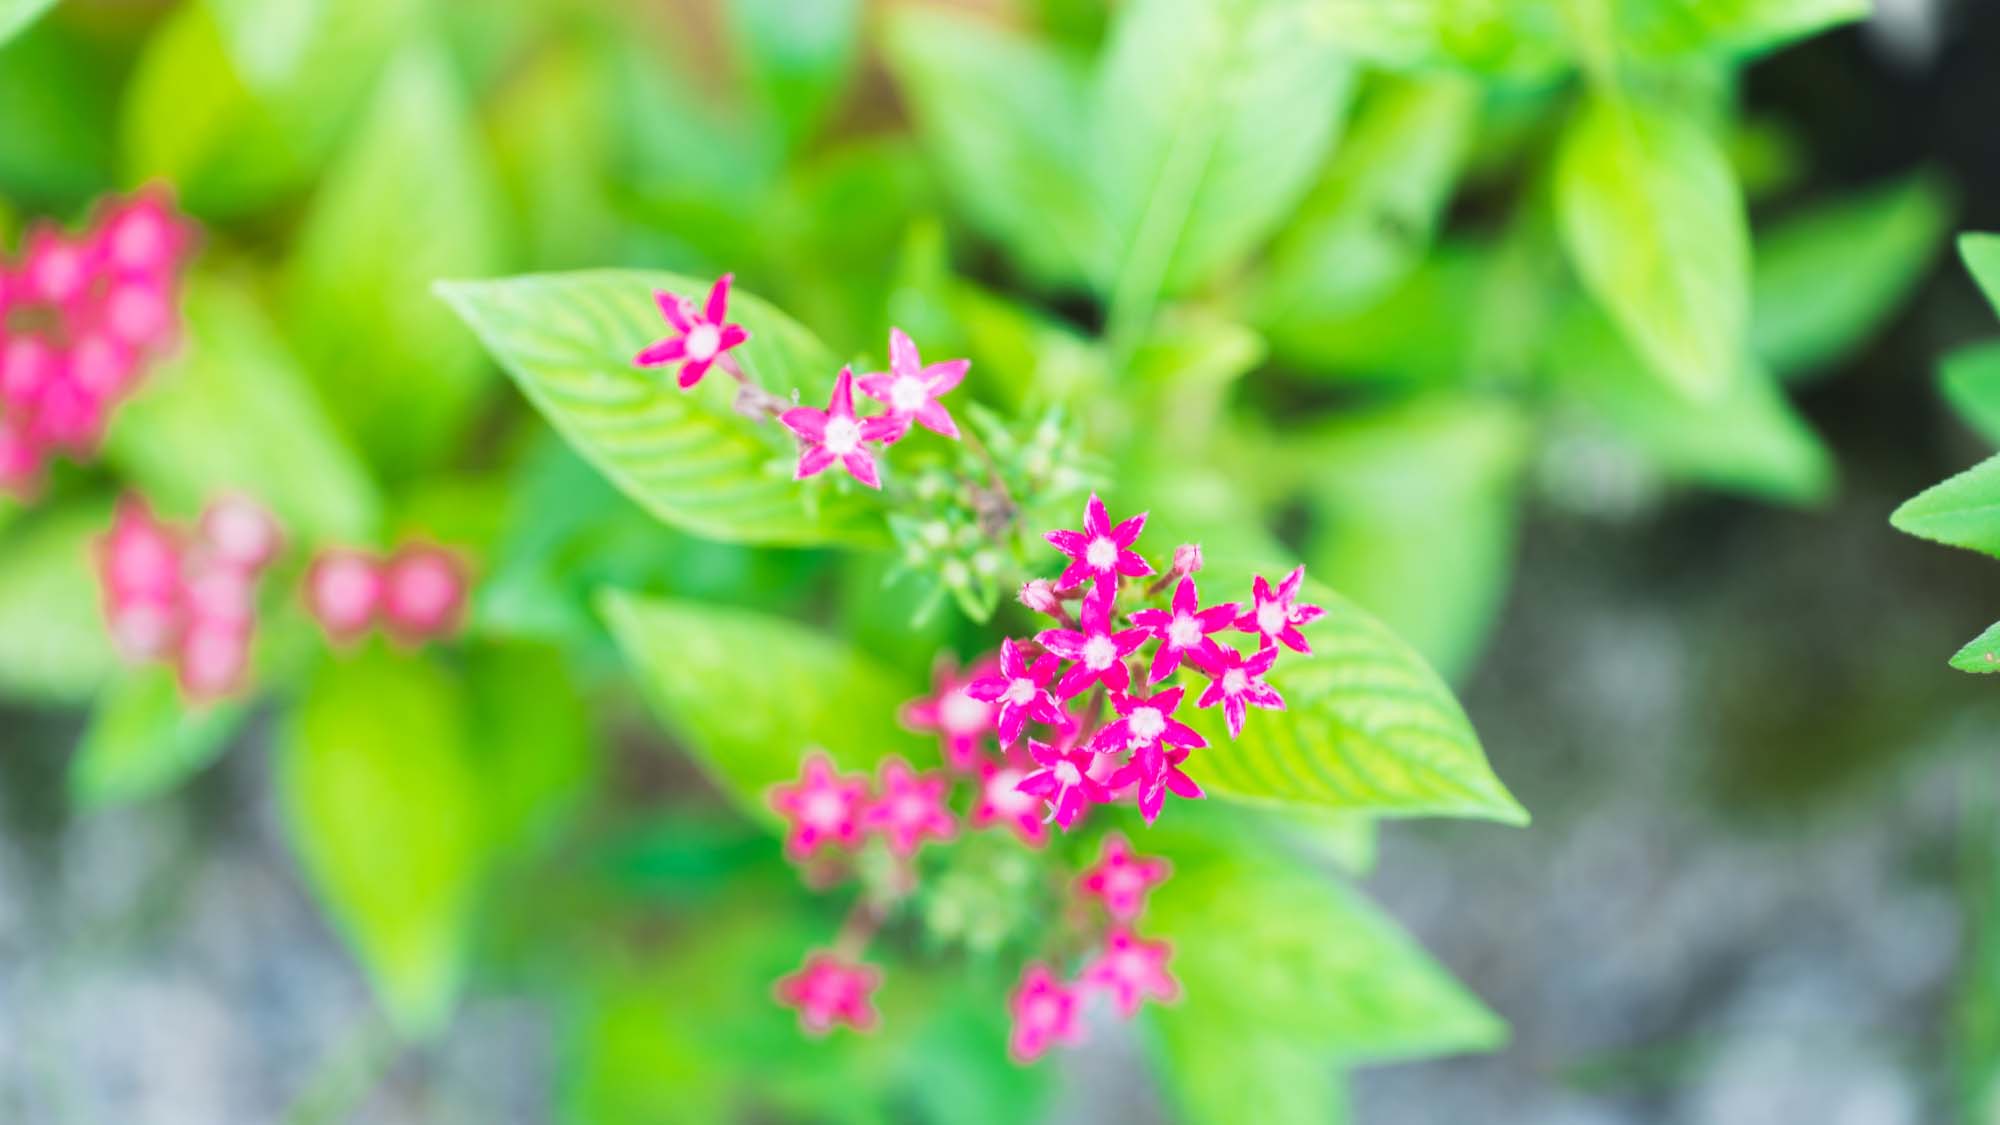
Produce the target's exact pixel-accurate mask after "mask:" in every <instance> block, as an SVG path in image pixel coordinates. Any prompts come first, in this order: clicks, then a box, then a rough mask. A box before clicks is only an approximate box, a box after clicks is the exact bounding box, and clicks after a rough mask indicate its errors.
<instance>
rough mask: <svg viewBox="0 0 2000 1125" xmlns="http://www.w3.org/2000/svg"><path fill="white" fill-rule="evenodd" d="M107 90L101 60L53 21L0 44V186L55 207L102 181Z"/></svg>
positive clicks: (108, 120)
mask: <svg viewBox="0 0 2000 1125" xmlns="http://www.w3.org/2000/svg"><path fill="white" fill-rule="evenodd" d="M0 6H4V0H0ZM30 6H31V7H32V5H30ZM0 19H4V17H0ZM17 30H19V29H17ZM7 38H8V37H7V36H6V35H0V40H6V39H7ZM112 92H113V83H112V82H111V81H109V80H108V79H107V78H106V76H105V75H104V73H103V64H102V62H101V60H99V59H98V58H97V57H96V56H95V55H94V54H93V53H92V52H91V51H89V50H88V49H86V47H85V46H84V44H83V43H81V42H79V41H78V40H77V37H75V36H72V35H69V34H67V33H66V32H65V31H64V29H62V28H59V27H57V26H56V25H55V23H54V21H49V22H45V23H42V24H39V25H37V26H36V27H34V28H32V29H30V30H28V31H26V33H25V34H21V35H20V36H19V37H18V38H14V39H12V40H11V41H8V42H5V43H0V191H4V192H5V193H6V194H9V195H12V196H14V197H15V199H16V201H17V202H24V203H25V202H29V201H34V202H38V203H42V204H46V205H48V206H49V207H50V208H51V209H56V208H58V207H62V208H67V207H70V206H73V205H76V204H80V203H82V202H83V200H84V199H85V198H87V197H88V196H90V195H93V194H95V193H97V192H101V191H103V190H104V189H105V188H106V187H107V186H109V180H110V178H111V164H112V145H111V136H112V132H113V130H112V128H111V125H112V122H113V120H114V119H115V110H114V108H113V101H112Z"/></svg>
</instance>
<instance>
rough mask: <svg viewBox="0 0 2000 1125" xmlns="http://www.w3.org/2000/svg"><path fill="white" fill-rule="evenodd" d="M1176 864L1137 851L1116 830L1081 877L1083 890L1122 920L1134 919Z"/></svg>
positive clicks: (1106, 838) (1079, 885) (1079, 886)
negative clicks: (1153, 890)
mask: <svg viewBox="0 0 2000 1125" xmlns="http://www.w3.org/2000/svg"><path fill="white" fill-rule="evenodd" d="M1173 870H1174V867H1173V864H1171V863H1168V862H1167V861H1166V860H1164V859H1152V858H1149V857H1147V856H1142V855H1139V854H1137V853H1136V852H1134V851H1133V850H1132V845H1130V844H1128V843H1126V842H1125V837H1123V836H1121V835H1119V834H1117V833H1115V832H1114V833H1112V834H1111V835H1108V836H1106V837H1105V838H1104V845H1103V847H1102V848H1101V849H1100V850H1099V851H1098V854H1097V863H1096V865H1095V866H1092V867H1090V868H1089V869H1087V870H1085V871H1084V873H1083V874H1082V875H1081V876H1080V877H1078V879H1077V881H1076V886H1077V889H1078V890H1079V891H1082V892H1083V893H1084V894H1086V895H1089V896H1091V897H1093V898H1096V899H1098V900H1099V901H1101V902H1103V903H1104V909H1105V910H1107V911H1109V912H1110V914H1111V916H1112V917H1113V918H1116V919H1118V920H1119V921H1121V922H1130V921H1132V920H1133V919H1135V918H1137V917H1138V916H1139V914H1140V912H1141V911H1143V910H1144V909H1145V908H1146V894H1147V892H1149V891H1151V890H1152V889H1153V888H1154V887H1157V886H1159V885H1160V884H1161V883H1164V882H1166V881H1167V876H1168V875H1170V874H1172V873H1173Z"/></svg>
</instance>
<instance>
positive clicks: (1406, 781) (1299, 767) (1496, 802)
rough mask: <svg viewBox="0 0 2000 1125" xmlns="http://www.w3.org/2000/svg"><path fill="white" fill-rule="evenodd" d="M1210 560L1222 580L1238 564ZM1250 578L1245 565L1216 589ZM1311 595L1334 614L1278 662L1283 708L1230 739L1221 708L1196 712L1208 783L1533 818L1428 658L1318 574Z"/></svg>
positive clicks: (1380, 805) (1243, 792) (1289, 799)
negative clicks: (1306, 649) (1308, 647)
mask: <svg viewBox="0 0 2000 1125" xmlns="http://www.w3.org/2000/svg"><path fill="white" fill-rule="evenodd" d="M1209 570H1211V571H1214V572H1216V574H1217V575H1218V578H1219V579H1220V578H1222V577H1226V576H1230V575H1234V574H1236V573H1237V568H1235V567H1233V566H1230V565H1228V564H1226V563H1220V562H1217V561H1215V560H1211V565H1210V567H1209ZM1207 573H1208V572H1207V571H1205V572H1204V575H1206V574H1207ZM1271 577H1273V578H1276V577H1279V576H1278V575H1272V576H1271ZM1249 586H1250V582H1249V578H1248V576H1247V574H1246V575H1245V576H1244V577H1243V578H1242V580H1241V581H1221V582H1220V585H1219V586H1218V588H1221V589H1248V588H1249ZM1302 598H1303V600H1305V601H1307V602H1310V603H1312V604H1315V605H1321V606H1324V607H1325V608H1326V616H1325V617H1323V618H1321V619H1320V620H1319V621H1317V622H1314V623H1313V624H1312V625H1309V626H1307V627H1306V630H1305V632H1306V637H1307V639H1308V640H1309V641H1311V643H1312V649H1313V651H1312V653H1311V655H1300V654H1298V653H1292V652H1287V653H1286V654H1285V656H1284V659H1281V660H1279V661H1278V663H1277V666H1276V667H1275V668H1273V669H1272V671H1271V675H1270V677H1269V682H1270V683H1271V684H1272V686H1274V687H1276V688H1277V689H1278V691H1279V692H1280V693H1281V694H1282V695H1283V696H1284V697H1285V710H1283V711H1252V712H1251V714H1250V718H1249V721H1248V722H1246V723H1244V725H1243V734H1242V736H1241V737H1240V738H1236V739H1233V740H1232V739H1231V738H1230V737H1229V730H1228V728H1227V727H1226V726H1225V725H1224V723H1223V721H1222V708H1220V707H1214V708H1211V709H1209V710H1206V711H1200V712H1197V715H1198V716H1199V717H1198V719H1197V720H1195V725H1196V726H1197V728H1198V729H1200V730H1201V731H1202V733H1204V734H1205V735H1207V736H1208V740H1209V743H1210V746H1209V748H1208V749H1207V750H1204V751H1201V752H1200V753H1198V754H1197V755H1195V756H1194V757H1193V758H1191V759H1189V762H1188V769H1189V772H1190V773H1191V774H1193V776H1194V778H1195V780H1196V781H1198V782H1199V783H1200V784H1201V786H1202V788H1204V789H1206V790H1208V791H1209V792H1211V793H1213V794H1215V795H1216V796H1219V797H1228V798H1231V799H1234V800H1239V801H1247V802H1253V803H1254V802H1270V803H1275V804H1284V805H1305V806H1312V807H1317V808H1323V809H1335V810H1340V811H1343V812H1352V813H1366V814H1369V815H1371V816H1463V817H1472V818H1478V819H1487V820H1498V821H1502V822H1504V823H1508V824H1526V823H1527V822H1528V813H1527V810H1525V809H1523V808H1522V807H1521V806H1520V805H1519V804H1518V803H1517V802H1516V801H1515V800H1514V798H1513V797H1512V796H1510V795H1509V794H1508V792H1507V790H1506V787H1504V786H1503V785H1501V784H1500V780H1499V779H1498V778H1496V777H1495V776H1493V771H1492V768H1491V767H1490V766H1488V765H1487V762H1486V755H1485V752H1484V751H1483V750H1482V749H1481V748H1480V745H1479V738H1478V736H1477V735H1476V734H1474V733H1473V730H1472V723H1471V722H1470V721H1469V720H1467V719H1466V717H1465V712H1464V710H1462V709H1461V708H1460V707H1459V705H1458V701H1457V700H1456V699H1454V698H1453V697H1452V694H1451V689H1450V688H1448V687H1446V686H1445V684H1444V682H1443V681H1442V680H1440V679H1439V678H1438V675H1437V673H1436V672H1433V671H1432V670H1431V669H1430V667H1429V666H1428V665H1426V664H1425V663H1424V661H1423V658H1422V657H1420V656H1418V655H1417V654H1416V653H1415V652H1413V651H1411V650H1410V648H1409V646H1408V645H1406V644H1404V643H1403V642H1402V641H1401V640H1399V639H1397V637H1396V635H1395V634H1394V633H1391V632H1390V631H1389V630H1388V628H1387V627H1385V626H1384V625H1383V624H1382V623H1381V622H1379V621H1377V620H1375V619H1374V618H1372V617H1370V616H1368V615H1367V614H1366V613H1364V612H1362V611H1361V610H1360V609H1359V608H1357V607H1356V606H1355V605H1354V604H1353V603H1352V602H1349V601H1348V600H1347V599H1346V598H1343V597H1341V596H1340V595H1338V594H1335V593H1333V592H1332V591H1331V590H1328V589H1326V588H1325V587H1323V586H1320V585H1318V584H1317V583H1315V582H1312V581H1310V580H1308V582H1307V584H1306V586H1305V593H1304V594H1303V595H1302Z"/></svg>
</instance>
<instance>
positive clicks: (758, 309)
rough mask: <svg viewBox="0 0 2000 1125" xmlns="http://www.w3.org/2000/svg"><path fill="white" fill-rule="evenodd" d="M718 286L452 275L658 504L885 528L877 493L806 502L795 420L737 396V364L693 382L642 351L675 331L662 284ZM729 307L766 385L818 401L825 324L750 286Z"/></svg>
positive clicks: (707, 532) (610, 473) (546, 403)
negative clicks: (756, 411) (737, 407)
mask: <svg viewBox="0 0 2000 1125" xmlns="http://www.w3.org/2000/svg"><path fill="white" fill-rule="evenodd" d="M656 289H663V290H668V291H672V292H675V293H683V294H696V295H699V294H702V293H705V292H707V289H708V286H707V284H706V283H704V282H698V281H696V280H694V279H692V278H687V277H680V276H676V275H673V274H664V273H641V272H631V271H612V270H603V271H591V272H582V273H568V274H544V275H537V276H529V277H517V278H510V279H506V280H501V281H483V282H453V283H450V284H447V285H441V286H439V289H438V292H439V293H440V294H441V295H442V296H443V297H444V298H445V300H447V301H449V302H450V303H451V305H452V307H453V308H455V309H457V310H458V313H459V315H460V316H462V317H464V318H465V321H466V323H467V324H469V325H471V327H472V329H473V330H474V331H475V332H477V333H478V334H479V338H480V339H481V340H483V341H484V342H485V344H486V346H487V347H488V348H489V349H491V351H492V352H493V354H494V356H495V358H497V359H498V360H499V361H500V363H501V364H502V365H503V366H504V367H505V368H506V369H507V370H508V372H509V373H511V374H512V375H513V376H514V379H515V381H516V382H517V383H518V384H520V387H521V390H522V393H523V394H525V395H526V396H527V397H528V400H529V401H530V402H532V403H534V404H535V406H536V407H537V408H538V409H540V410H541V412H542V413H543V414H544V415H546V416H547V417H548V419H549V421H550V422H551V423H553V424H554V425H555V427H556V429H557V430H558V431H559V432H561V433H562V434H563V435H564V437H566V438H567V439H568V440H569V441H570V443H571V444H572V445H574V446H575V447H576V449H577V451H578V452H579V453H582V454H583V456H584V457H585V458H586V459H588V460H589V461H590V462H591V463H592V464H594V465H596V466H597V467H598V469H599V470H601V471H602V472H603V473H604V474H605V476H607V477H609V478H611V480H612V482H613V483H615V484H617V485H618V486H619V487H620V488H621V489H623V490H624V491H625V492H626V494H627V495H629V496H631V497H632V498H633V499H634V500H636V501H638V502H639V503H640V504H641V505H643V506H644V507H645V508H646V509H647V510H648V511H650V512H652V513H653V514H654V515H655V516H658V517H659V518H660V519H662V520H665V521H666V522H668V523H670V524H673V525H675V526H676V527H681V528H685V529H686V530H688V531H692V532H694V533H695V534H697V535H704V536H708V537H710V538H713V539H722V540H730V541H738V542H748V543H776V544H811V543H824V542H847V543H872V542H879V541H882V540H883V539H884V538H885V532H884V525H883V524H882V521H881V517H880V516H879V515H877V514H876V513H875V511H874V509H873V506H872V503H871V502H870V501H867V500H865V499H863V498H860V497H857V496H853V495H850V494H843V493H838V492H833V493H826V494H823V495H821V496H820V497H819V503H818V506H817V510H816V511H809V510H808V508H807V505H806V498H807V495H808V493H807V492H806V491H805V488H804V486H802V485H800V484H799V483H798V482H795V481H793V480H791V479H790V474H789V473H788V472H785V471H783V469H782V468H781V467H778V463H780V462H789V460H790V458H791V453H790V450H791V448H792V445H793V442H792V440H791V438H790V436H789V435H788V434H785V435H782V436H780V435H779V434H777V433H773V432H772V431H773V430H774V427H773V426H771V425H769V424H768V423H767V424H762V425H760V424H758V423H755V422H752V421H751V420H750V419H747V418H745V417H743V416H742V415H739V414H737V413H736V412H735V411H734V410H733V409H731V407H730V401H731V396H732V392H733V390H734V388H733V387H732V386H731V385H730V381H729V378H728V377H727V376H726V375H724V374H722V373H720V372H717V373H714V374H711V375H710V376H709V377H708V378H707V379H706V380H705V381H704V382H703V384H702V385H701V386H700V387H697V388H696V389H695V390H693V391H682V390H680V389H678V388H677V387H675V386H674V384H673V380H672V378H671V376H663V375H661V374H660V373H658V372H654V371H644V370H641V369H639V368H637V367H635V366H633V363H632V357H633V356H635V355H637V354H638V353H639V351H640V349H642V348H644V347H645V346H646V345H647V344H648V343H650V342H652V341H653V340H656V339H658V338H660V337H662V336H664V335H666V334H667V329H666V328H664V327H663V325H664V323H665V322H664V321H662V320H661V319H660V315H659V311H658V310H657V309H656V308H655V306H654V304H653V292H654V290H656ZM729 311H730V319H731V320H732V321H734V322H736V323H739V324H742V325H743V326H744V327H745V328H747V329H749V331H750V337H751V338H750V342H749V343H747V344H745V345H744V346H743V347H741V348H739V349H737V350H736V351H734V352H732V353H730V354H731V355H732V357H735V358H737V359H738V360H739V362H741V364H742V366H743V368H744V370H745V373H746V374H748V375H749V377H750V378H751V379H752V380H753V381H755V382H757V383H759V384H761V385H762V386H763V387H764V388H765V389H767V390H770V391H774V392H776V393H780V394H782V393H784V392H785V391H788V390H790V389H792V388H794V387H802V388H803V389H804V394H805V396H806V398H808V399H812V400H814V401H822V400H821V399H815V396H817V395H820V394H821V393H822V392H821V388H824V387H826V386H828V385H829V384H830V383H831V382H832V379H833V374H834V369H835V364H834V361H833V358H832V357H831V356H830V355H828V354H827V351H826V349H825V347H824V346H823V345H821V344H820V342H819V341H818V340H815V339H814V338H813V337H812V334H811V333H809V332H807V331H806V330H805V329H804V328H801V327H800V326H799V325H798V324H797V323H795V322H793V321H792V320H790V319H788V318H786V317H785V316H784V315H783V314H782V313H779V312H778V311H777V310H775V309H773V308H771V307H770V306H769V305H767V304H765V303H764V302H762V301H760V300H758V299H757V298H756V297H754V296H752V295H751V294H749V293H745V292H743V291H742V290H741V289H738V290H736V291H735V292H734V293H733V294H732V295H731V297H730V310H729Z"/></svg>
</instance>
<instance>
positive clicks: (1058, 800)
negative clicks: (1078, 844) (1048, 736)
mask: <svg viewBox="0 0 2000 1125" xmlns="http://www.w3.org/2000/svg"><path fill="white" fill-rule="evenodd" d="M1028 753H1029V754H1030V755H1032V756H1033V757H1034V759H1035V764H1036V765H1039V766H1040V767H1041V768H1040V769H1038V770H1036V771H1035V772H1033V773H1031V774H1029V775H1028V776H1026V777H1024V778H1022V779H1021V783H1020V785H1019V786H1018V788H1019V789H1020V790H1021V792H1023V793H1026V794H1028V795H1029V796H1031V797H1040V798H1041V799H1042V800H1044V801H1047V802H1048V804H1049V813H1050V815H1051V816H1053V817H1054V818H1055V822H1056V824H1057V825H1059V826H1060V827H1062V828H1064V829H1067V828H1068V827H1069V826H1070V825H1072V824H1075V823H1076V818H1077V817H1079V816H1082V815H1083V813H1084V811H1085V810H1086V809H1088V808H1090V806H1092V805H1101V804H1104V803H1105V802H1106V801H1109V800H1110V799H1111V794H1110V793H1109V792H1107V791H1106V790H1105V788H1104V786H1102V785H1099V784H1098V783H1097V782H1096V781H1093V780H1092V779H1091V777H1090V767H1091V765H1092V764H1093V763H1094V761H1095V760H1096V758H1097V755H1095V754H1093V753H1091V752H1090V751H1089V750H1087V749H1084V748H1081V747H1075V746H1072V747H1067V748H1062V747H1057V746H1052V745H1050V744H1048V743H1046V742H1037V741H1035V740H1034V739H1032V738H1031V739H1029V740H1028Z"/></svg>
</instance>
